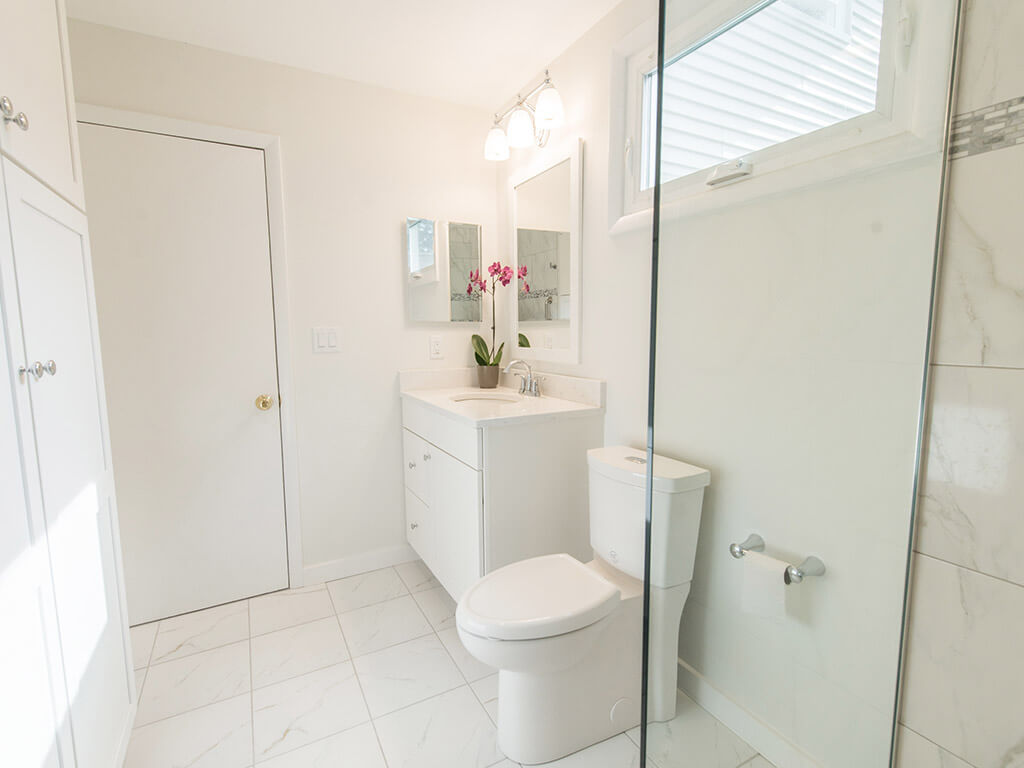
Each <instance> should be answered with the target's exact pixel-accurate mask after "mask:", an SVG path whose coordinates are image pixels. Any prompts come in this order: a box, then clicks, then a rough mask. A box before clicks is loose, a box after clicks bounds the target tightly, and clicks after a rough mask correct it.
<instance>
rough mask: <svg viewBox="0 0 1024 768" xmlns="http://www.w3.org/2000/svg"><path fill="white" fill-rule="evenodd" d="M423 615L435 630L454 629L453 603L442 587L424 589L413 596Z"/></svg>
mask: <svg viewBox="0 0 1024 768" xmlns="http://www.w3.org/2000/svg"><path fill="white" fill-rule="evenodd" d="M413 598H415V600H416V604H417V605H419V607H420V610H421V611H423V615H424V616H426V617H427V620H428V621H429V622H430V626H432V627H433V628H434V629H436V630H442V629H452V628H454V627H455V601H454V600H452V598H451V596H450V595H449V594H448V593H447V592H445V590H444V587H434V588H433V589H425V590H423V591H422V592H416V593H414V594H413Z"/></svg>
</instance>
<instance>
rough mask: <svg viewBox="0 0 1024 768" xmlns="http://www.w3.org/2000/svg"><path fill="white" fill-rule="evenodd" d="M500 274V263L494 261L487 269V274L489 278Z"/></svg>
mask: <svg viewBox="0 0 1024 768" xmlns="http://www.w3.org/2000/svg"><path fill="white" fill-rule="evenodd" d="M500 272H501V262H500V261H496V262H494V263H493V264H491V266H489V267H488V268H487V273H488V274H489V275H491V276H494V275H497V274H498V273H500Z"/></svg>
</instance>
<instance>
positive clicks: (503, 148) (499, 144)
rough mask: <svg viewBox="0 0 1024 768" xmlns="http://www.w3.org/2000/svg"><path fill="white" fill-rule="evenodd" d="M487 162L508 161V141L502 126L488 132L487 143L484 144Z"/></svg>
mask: <svg viewBox="0 0 1024 768" xmlns="http://www.w3.org/2000/svg"><path fill="white" fill-rule="evenodd" d="M484 159H485V160H508V139H507V138H505V132H504V131H503V130H501V126H500V125H496V126H494V127H493V128H491V130H490V131H488V132H487V141H485V142H484Z"/></svg>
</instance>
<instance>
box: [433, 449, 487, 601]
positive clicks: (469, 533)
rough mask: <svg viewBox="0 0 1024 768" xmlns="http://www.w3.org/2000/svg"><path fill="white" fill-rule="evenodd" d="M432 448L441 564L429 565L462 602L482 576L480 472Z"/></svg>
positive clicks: (455, 597)
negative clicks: (468, 590) (462, 598)
mask: <svg viewBox="0 0 1024 768" xmlns="http://www.w3.org/2000/svg"><path fill="white" fill-rule="evenodd" d="M428 448H430V449H432V450H431V451H430V459H429V463H430V483H431V505H430V511H431V513H432V518H433V519H432V520H431V523H432V525H433V526H434V528H435V530H436V532H437V542H436V548H437V556H436V561H437V564H436V566H435V565H433V564H431V563H429V562H428V563H427V565H428V566H429V567H430V569H431V570H432V571H434V575H435V576H437V578H438V580H439V581H440V582H441V584H442V585H443V586H444V588H445V589H446V590H448V594H450V595H451V596H452V597H453V598H454V599H455V600H458V599H459V598H460V597H462V594H463V593H464V592H465V591H466V590H467V589H469V587H470V586H471V585H472V584H473V582H475V581H476V580H477V579H479V578H480V576H481V575H482V571H481V564H482V561H481V544H480V535H481V525H480V517H481V515H480V512H481V509H480V504H481V498H482V494H481V484H480V472H478V471H477V470H475V469H472V468H471V467H468V466H466V465H465V464H463V463H462V462H461V461H459V460H458V459H456V458H454V457H452V456H449V455H448V454H447V453H445V452H444V451H442V450H440V449H438V448H434V447H433V446H428Z"/></svg>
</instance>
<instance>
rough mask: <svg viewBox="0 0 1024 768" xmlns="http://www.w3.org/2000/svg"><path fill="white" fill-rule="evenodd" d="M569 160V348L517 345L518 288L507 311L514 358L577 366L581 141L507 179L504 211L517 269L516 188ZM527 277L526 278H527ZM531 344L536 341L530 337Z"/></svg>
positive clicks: (579, 286)
mask: <svg viewBox="0 0 1024 768" xmlns="http://www.w3.org/2000/svg"><path fill="white" fill-rule="evenodd" d="M566 160H568V161H569V296H570V301H571V303H570V305H569V346H568V347H567V348H564V349H548V348H546V347H544V345H543V343H541V344H539V345H537V346H530V347H520V346H519V291H518V286H517V290H516V293H515V297H516V298H515V300H514V301H513V303H512V305H511V308H510V310H509V316H510V325H511V334H510V336H509V338H510V339H514V340H515V341H516V343H515V346H514V347H513V349H514V350H515V356H516V357H520V358H526V359H527V360H539V361H543V362H557V363H578V362H579V361H580V328H581V325H580V317H581V311H580V310H581V308H582V293H581V290H580V289H581V286H582V282H583V281H582V279H581V276H582V270H581V265H580V257H581V254H582V253H583V249H582V247H581V246H582V242H581V239H582V235H583V165H582V163H583V139H580V138H577V139H574V140H572V141H571V142H569V143H567V146H566V148H565V149H555V150H554V151H552V152H545V153H544V154H543V155H542V156H541V157H540V158H538V159H537V160H536V161H535V162H532V163H531V164H530V165H528V166H527V167H526V168H525V169H523V170H521V171H520V172H518V173H516V174H515V175H513V176H512V177H511V178H510V179H509V184H508V201H509V205H508V209H509V230H510V233H509V236H510V238H511V241H512V242H511V250H510V252H511V253H512V266H513V268H514V269H516V270H518V269H519V238H518V237H517V236H516V187H518V186H521V185H522V184H524V183H526V182H527V181H529V180H530V179H532V178H535V177H537V176H540V175H541V174H542V173H544V172H545V171H549V170H551V169H552V168H554V167H555V166H556V165H560V164H561V163H564V162H565V161H566ZM527 277H529V276H527ZM530 340H531V342H537V341H539V340H538V339H536V338H531V339H530Z"/></svg>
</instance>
